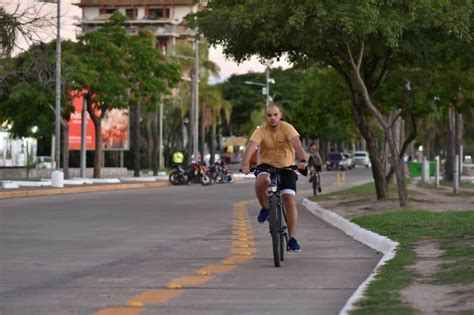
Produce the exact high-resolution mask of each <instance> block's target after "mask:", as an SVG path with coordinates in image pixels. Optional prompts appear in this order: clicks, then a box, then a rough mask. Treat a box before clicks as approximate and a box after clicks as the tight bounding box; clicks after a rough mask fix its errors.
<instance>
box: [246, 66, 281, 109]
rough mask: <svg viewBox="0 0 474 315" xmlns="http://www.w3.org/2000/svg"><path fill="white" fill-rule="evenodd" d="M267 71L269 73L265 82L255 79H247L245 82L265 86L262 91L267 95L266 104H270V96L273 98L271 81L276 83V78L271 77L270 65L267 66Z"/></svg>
mask: <svg viewBox="0 0 474 315" xmlns="http://www.w3.org/2000/svg"><path fill="white" fill-rule="evenodd" d="M266 73H267V79H266V82H265V83H260V82H254V81H245V82H244V83H245V84H249V85H257V86H261V87H263V88H262V91H263V94H264V95H265V106H268V104H270V98H271V96H270V83H272V84H275V80H273V79H272V78H270V67H268V66H267V69H266Z"/></svg>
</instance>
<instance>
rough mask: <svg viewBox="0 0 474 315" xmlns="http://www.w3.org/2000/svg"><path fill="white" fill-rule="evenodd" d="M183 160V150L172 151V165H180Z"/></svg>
mask: <svg viewBox="0 0 474 315" xmlns="http://www.w3.org/2000/svg"><path fill="white" fill-rule="evenodd" d="M183 161H184V154H183V152H181V151H179V150H178V151H176V152H174V153H173V158H172V162H173V166H176V167H178V166H182V165H183Z"/></svg>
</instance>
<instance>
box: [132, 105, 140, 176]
mask: <svg viewBox="0 0 474 315" xmlns="http://www.w3.org/2000/svg"><path fill="white" fill-rule="evenodd" d="M140 115H141V110H140V103H137V104H135V106H134V108H133V120H134V126H133V176H134V177H140V158H141V156H140V118H141V117H140Z"/></svg>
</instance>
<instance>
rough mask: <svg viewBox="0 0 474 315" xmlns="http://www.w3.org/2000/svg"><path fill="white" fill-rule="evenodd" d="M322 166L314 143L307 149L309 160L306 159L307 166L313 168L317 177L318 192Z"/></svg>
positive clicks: (321, 160)
mask: <svg viewBox="0 0 474 315" xmlns="http://www.w3.org/2000/svg"><path fill="white" fill-rule="evenodd" d="M322 165H323V159H322V158H321V155H320V154H319V150H318V146H317V145H316V143H314V142H313V143H311V145H310V147H309V159H308V166H309V167H310V168H313V169H314V170H313V171H315V172H316V176H317V177H318V183H319V186H318V191H319V192H321V170H322Z"/></svg>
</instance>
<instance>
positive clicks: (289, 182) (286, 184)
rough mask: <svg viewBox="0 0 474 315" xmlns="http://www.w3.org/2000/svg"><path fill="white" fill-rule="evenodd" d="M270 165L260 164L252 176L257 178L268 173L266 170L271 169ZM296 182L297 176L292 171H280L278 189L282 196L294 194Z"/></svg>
mask: <svg viewBox="0 0 474 315" xmlns="http://www.w3.org/2000/svg"><path fill="white" fill-rule="evenodd" d="M271 167H272V166H271V165H268V164H260V165H258V166H257V169H256V170H255V172H254V174H255V176H258V174H260V173H268V169H269V168H271ZM297 180H298V175H296V173H295V171H293V170H281V172H280V185H279V186H278V188H279V189H280V191H281V193H282V194H292V195H295V194H296V181H297Z"/></svg>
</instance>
